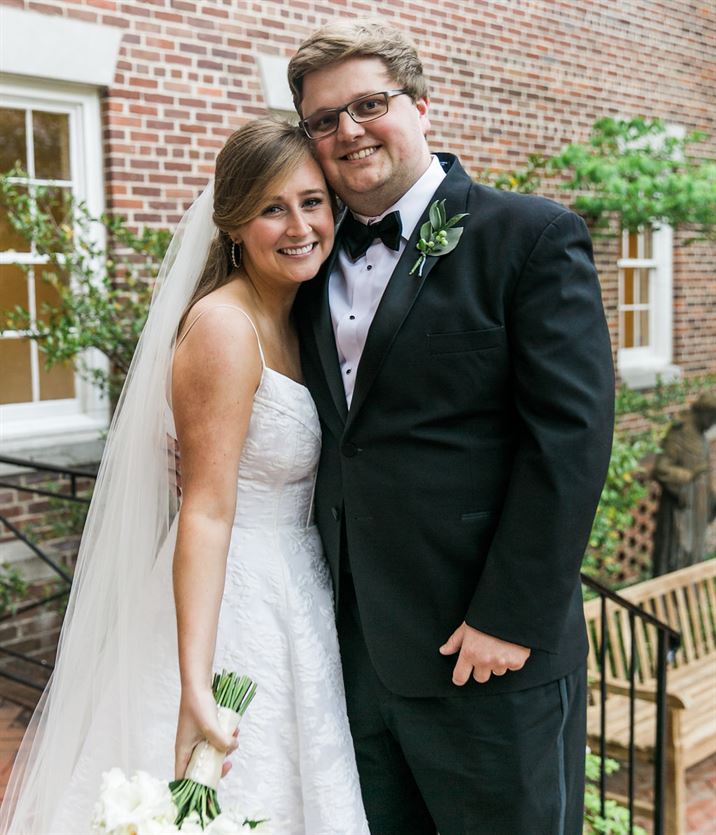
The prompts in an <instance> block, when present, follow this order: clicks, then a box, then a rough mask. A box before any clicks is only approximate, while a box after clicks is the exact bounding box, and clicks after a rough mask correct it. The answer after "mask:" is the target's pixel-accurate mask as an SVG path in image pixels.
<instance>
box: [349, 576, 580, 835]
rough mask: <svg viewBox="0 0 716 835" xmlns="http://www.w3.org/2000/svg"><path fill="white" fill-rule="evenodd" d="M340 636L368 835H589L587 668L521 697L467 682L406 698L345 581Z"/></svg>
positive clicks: (527, 692)
mask: <svg viewBox="0 0 716 835" xmlns="http://www.w3.org/2000/svg"><path fill="white" fill-rule="evenodd" d="M338 637H339V641H340V646H341V656H342V661H343V676H344V680H345V686H346V700H347V706H348V718H349V720H350V726H351V733H352V735H353V741H354V745H355V751H356V759H357V763H358V771H359V774H360V781H361V790H362V794H363V802H364V804H365V808H366V813H367V816H368V823H369V826H370V831H371V835H435V833H436V832H439V833H440V835H581V832H582V817H583V802H584V757H585V746H586V739H585V734H586V727H585V726H586V670H585V667H584V666H582V667H581V668H580V669H578V670H576V671H574V672H573V673H572V674H570V675H568V676H566V677H565V678H563V679H560V680H559V681H553V682H550V683H549V684H545V685H541V686H539V687H533V688H531V689H528V690H522V691H519V692H515V693H503V694H491V695H481V694H480V692H479V687H480V685H479V684H477V683H476V682H474V681H472V680H471V681H469V682H468V683H467V684H466V685H465V686H464V687H461V688H458V687H456V688H455V695H454V696H449V697H446V698H443V697H436V698H409V697H404V696H398V695H396V694H394V693H391V692H390V691H388V690H387V689H386V688H385V687H384V686H383V685H382V683H381V682H380V680H379V679H378V676H377V675H376V673H375V670H374V668H373V665H372V663H371V661H370V657H369V655H368V650H367V648H366V645H365V641H364V639H363V634H362V630H361V625H360V617H359V614H358V608H357V604H356V600H355V591H354V589H353V584H352V582H351V579H350V575H349V574H348V575H343V577H342V582H341V599H340V606H339V612H338ZM456 658H457V656H456ZM507 675H509V672H508V673H507Z"/></svg>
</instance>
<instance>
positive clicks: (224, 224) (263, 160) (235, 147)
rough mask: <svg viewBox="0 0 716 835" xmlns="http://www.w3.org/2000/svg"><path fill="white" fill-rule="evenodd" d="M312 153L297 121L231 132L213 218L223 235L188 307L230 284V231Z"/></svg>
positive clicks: (219, 161)
mask: <svg viewBox="0 0 716 835" xmlns="http://www.w3.org/2000/svg"><path fill="white" fill-rule="evenodd" d="M310 157H311V148H310V142H309V140H308V138H307V137H306V135H305V133H304V132H303V131H302V130H301V129H300V128H299V127H297V126H296V125H291V124H289V123H288V122H279V121H277V120H275V119H269V118H264V119H256V120H254V121H252V122H249V123H248V124H246V125H244V126H243V127H241V128H239V130H237V131H235V132H234V133H232V134H231V136H230V137H229V138H228V139H227V140H226V144H225V145H224V147H223V148H222V149H221V151H219V155H218V156H217V158H216V171H215V174H214V212H213V215H212V218H213V221H214V223H215V224H216V227H217V234H216V236H215V238H214V240H213V241H212V244H211V249H210V250H209V257H208V259H207V262H206V266H205V268H204V272H203V273H202V276H201V278H200V279H199V284H198V286H197V288H196V290H195V291H194V295H193V296H192V298H191V301H190V302H189V305H188V306H187V311H188V310H189V308H190V307H191V306H192V305H194V304H195V303H196V302H197V301H199V299H201V298H203V297H204V296H206V295H208V294H209V293H211V292H212V290H216V289H217V288H218V287H221V286H222V285H223V284H226V283H227V281H228V279H229V276H230V275H231V272H232V270H233V264H232V261H231V244H232V241H231V238H230V237H229V233H230V232H232V231H233V230H234V229H236V227H237V226H241V224H242V223H247V222H248V221H249V220H252V219H253V218H254V217H256V215H257V214H258V213H259V211H260V210H261V208H262V204H263V202H264V200H265V199H266V196H267V195H268V194H269V193H271V191H272V189H273V187H274V186H275V185H276V183H277V182H279V181H280V180H283V179H284V178H285V177H287V176H288V175H289V174H291V173H292V172H293V171H294V170H295V169H296V168H298V166H299V165H300V164H301V163H302V162H305V160H306V159H307V158H310Z"/></svg>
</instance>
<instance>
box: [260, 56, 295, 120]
mask: <svg viewBox="0 0 716 835" xmlns="http://www.w3.org/2000/svg"><path fill="white" fill-rule="evenodd" d="M288 60H289V59H288V58H284V57H283V56H281V55H263V54H262V53H260V52H259V53H258V54H257V55H256V61H257V63H258V65H259V73H260V74H261V86H262V87H263V91H264V99H265V101H266V107H267V108H268V109H269V110H277V111H282V112H288V113H293V114H295V110H294V107H293V96H292V95H291V88H290V87H289V86H288Z"/></svg>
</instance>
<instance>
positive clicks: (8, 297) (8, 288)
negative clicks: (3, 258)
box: [0, 264, 28, 329]
mask: <svg viewBox="0 0 716 835" xmlns="http://www.w3.org/2000/svg"><path fill="white" fill-rule="evenodd" d="M18 304H19V305H21V306H22V307H24V308H25V309H27V304H28V301H27V275H26V274H25V273H24V271H23V270H21V269H20V267H18V266H17V265H16V264H0V329H1V328H2V327H3V326H4V324H5V317H4V316H3V314H2V311H4V310H12V308H14V307H15V305H18Z"/></svg>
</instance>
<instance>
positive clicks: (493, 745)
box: [289, 21, 613, 835]
mask: <svg viewBox="0 0 716 835" xmlns="http://www.w3.org/2000/svg"><path fill="white" fill-rule="evenodd" d="M289 82H290V84H291V87H292V90H293V93H294V100H295V104H296V107H297V109H298V111H299V114H300V116H301V118H302V120H303V121H302V125H303V127H304V129H305V130H306V132H307V134H308V135H309V136H310V137H311V140H312V146H313V149H314V153H315V156H316V159H317V160H318V161H319V162H320V164H321V166H322V167H323V171H324V173H325V175H326V177H327V179H328V181H329V182H330V184H331V185H332V186H333V188H334V189H335V191H336V192H337V193H338V195H339V196H340V198H341V199H342V200H343V202H344V203H345V204H346V205H347V207H348V210H349V211H348V212H347V215H346V218H345V220H344V222H343V224H342V226H341V229H340V232H339V234H338V239H337V243H336V247H335V249H334V251H333V253H332V255H331V257H330V258H329V260H328V262H327V263H326V264H325V266H324V269H323V271H322V272H321V274H320V275H319V276H318V278H317V279H316V280H314V281H312V282H309V283H308V284H306V285H304V286H303V287H302V288H301V291H300V293H299V298H298V301H297V309H296V312H297V321H298V323H299V328H300V329H301V338H302V357H303V368H304V373H305V377H306V381H307V384H308V385H309V387H310V389H311V392H312V394H313V397H314V399H315V401H316V404H317V407H318V410H319V413H320V417H321V422H322V428H323V450H322V455H321V462H320V468H319V474H318V483H317V493H316V514H317V522H318V525H319V528H320V531H321V534H322V537H323V541H324V545H325V549H326V553H327V557H328V560H329V563H330V566H331V569H332V572H333V579H334V584H335V591H336V598H337V606H338V628H339V639H340V643H341V654H342V659H343V665H344V678H345V684H346V697H347V704H348V713H349V718H350V722H351V730H352V733H353V738H354V743H355V750H356V757H357V761H358V767H359V771H360V777H361V786H362V791H363V798H364V802H365V806H366V811H367V814H368V819H369V824H370V829H371V833H372V835H422V834H423V833H426V835H427V833H431V835H434V833H435V832H436V831H439V832H440V835H457V833H471V835H472V834H473V833H484V834H485V835H488V833H489V835H526V833H529V835H558V833H567V835H577V833H580V832H581V831H582V821H581V818H582V796H583V779H584V753H585V703H586V694H585V683H586V682H585V656H586V654H587V640H586V634H585V627H584V620H583V616H582V599H581V592H580V582H579V568H580V562H581V558H582V555H583V553H584V549H585V546H586V543H587V539H588V535H589V531H590V527H591V523H592V517H593V515H594V510H595V507H596V504H597V501H598V498H599V494H600V490H601V487H602V483H603V480H604V477H605V473H606V468H607V462H608V459H609V450H610V442H611V434H612V421H613V413H612V407H613V371H612V363H611V351H610V347H609V337H608V333H607V327H606V323H605V320H604V313H603V310H602V304H601V299H600V289H599V282H598V279H597V275H596V273H595V270H594V266H593V263H592V252H591V245H590V240H589V236H588V233H587V230H586V228H585V225H584V223H583V222H582V220H581V219H580V218H579V217H577V216H575V215H574V214H572V213H571V212H569V211H567V210H565V209H564V208H563V207H561V206H559V205H557V204H556V203H553V202H550V201H548V200H545V199H542V198H538V197H526V196H522V195H516V194H510V193H503V192H497V191H494V190H492V189H489V188H485V187H482V186H478V185H475V184H474V183H473V182H472V181H471V180H470V178H469V177H468V176H467V175H466V174H465V172H464V171H463V169H462V168H461V166H460V163H459V162H458V160H457V159H456V158H455V157H454V156H452V155H450V154H438V155H435V156H433V155H431V153H430V151H429V150H428V145H427V142H426V139H425V135H426V134H427V132H428V130H429V127H430V122H429V115H428V97H427V87H426V82H425V78H424V77H423V72H422V65H421V63H420V60H419V58H418V56H417V54H416V53H415V50H414V48H413V47H412V46H411V45H410V44H409V43H408V42H407V40H406V39H405V36H404V35H403V34H402V33H401V32H400V31H399V30H397V29H395V28H393V27H391V26H388V25H386V24H385V23H382V22H381V21H369V22H366V21H363V22H361V21H352V22H348V23H343V22H340V23H335V24H329V25H328V26H326V27H324V28H323V29H321V30H320V31H319V32H317V33H316V34H314V35H313V36H311V37H310V38H308V39H307V40H306V41H304V43H303V44H302V45H301V46H300V47H299V49H298V52H297V53H296V55H295V56H294V57H293V59H292V60H291V63H290V66H289ZM443 200H444V201H445V204H444V209H445V219H448V220H449V219H450V218H453V217H454V216H458V215H463V214H464V215H465V216H464V217H462V218H461V219H459V220H456V221H455V224H454V226H453V227H452V228H453V229H455V230H458V229H462V235H461V237H460V238H459V241H458V243H457V246H456V247H455V248H453V249H452V251H451V252H449V253H446V254H443V255H432V256H429V257H427V258H426V259H425V262H424V263H423V264H422V266H421V265H420V263H419V264H418V267H417V268H416V269H415V270H413V269H412V268H413V266H414V265H415V264H416V262H420V261H422V259H421V258H420V256H421V250H419V249H418V248H417V245H418V243H419V240H420V238H421V237H422V238H423V240H424V243H423V244H422V247H423V250H425V249H426V248H427V249H429V243H430V241H432V242H433V249H436V248H437V250H439V249H440V245H439V241H440V240H441V239H442V238H441V236H440V235H439V231H440V228H441V227H442V226H444V223H443V222H442V218H440V217H439V216H438V212H437V211H436V210H435V209H434V208H433V207H434V206H435V203H436V201H443ZM429 219H432V220H433V221H434V223H433V227H434V228H433V229H432V230H431V229H429V228H428V227H427V226H426V227H424V228H421V227H423V225H424V224H426V222H427V221H428V220H429ZM454 237H456V235H455V234H453V235H451V238H454ZM443 240H444V239H443ZM446 248H449V247H446Z"/></svg>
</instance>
